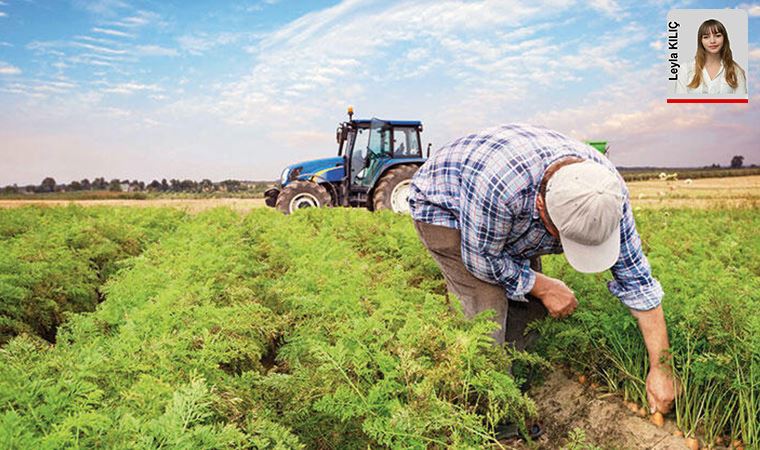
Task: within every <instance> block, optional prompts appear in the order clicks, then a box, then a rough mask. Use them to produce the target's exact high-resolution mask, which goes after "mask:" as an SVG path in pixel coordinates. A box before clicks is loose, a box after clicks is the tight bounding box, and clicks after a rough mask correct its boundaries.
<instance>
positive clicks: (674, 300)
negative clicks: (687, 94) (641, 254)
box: [0, 206, 760, 449]
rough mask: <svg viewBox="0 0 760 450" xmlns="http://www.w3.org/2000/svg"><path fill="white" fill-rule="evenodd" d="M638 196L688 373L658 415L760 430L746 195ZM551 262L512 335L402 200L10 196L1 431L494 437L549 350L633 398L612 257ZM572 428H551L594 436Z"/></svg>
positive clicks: (638, 354) (247, 440)
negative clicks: (742, 201) (525, 327)
mask: <svg viewBox="0 0 760 450" xmlns="http://www.w3.org/2000/svg"><path fill="white" fill-rule="evenodd" d="M635 215H636V219H637V226H638V229H639V231H640V233H641V235H642V240H643V243H644V248H645V252H646V253H647V255H648V257H649V260H650V262H651V264H652V268H653V272H654V275H655V277H657V278H658V279H659V280H660V282H661V283H662V285H663V288H664V289H665V292H666V296H665V299H664V300H663V305H664V308H665V311H666V318H667V321H668V325H669V332H670V338H671V345H672V351H673V370H674V371H675V374H676V376H677V377H678V379H679V380H680V381H681V384H682V386H683V393H682V395H681V396H680V397H679V398H678V401H677V404H676V406H675V408H674V412H673V413H671V414H670V415H669V416H668V419H669V420H670V421H672V422H674V423H675V425H676V426H677V427H678V429H680V430H681V432H682V433H684V434H685V436H686V437H696V438H698V439H699V440H700V442H702V443H703V444H710V445H715V444H714V443H715V442H722V444H721V445H723V446H728V445H730V443H731V442H732V441H733V442H734V444H735V446H744V447H745V448H757V447H758V446H760V429H759V428H758V423H760V420H759V419H760V314H758V313H757V311H758V308H759V307H760V295H758V292H760V239H758V234H757V230H758V229H760V214H758V210H757V209H756V208H754V207H732V208H720V207H718V208H716V207H712V208H708V209H672V208H657V209H648V208H644V209H642V208H636V209H635ZM544 267H545V271H546V272H547V273H548V274H549V275H551V276H554V277H559V278H561V279H563V280H564V281H565V282H566V283H567V284H568V285H569V286H570V287H571V288H572V289H573V290H574V291H575V293H576V295H577V297H578V299H579V301H580V307H579V308H578V310H577V312H576V313H575V314H574V315H573V316H572V317H571V318H569V319H567V320H563V321H553V320H546V321H544V322H542V323H540V324H538V325H537V328H539V329H540V330H541V332H542V339H541V340H540V342H539V346H538V348H537V349H536V350H535V351H534V352H533V353H516V352H507V351H505V350H503V349H499V348H495V347H493V346H491V343H490V338H489V335H490V332H491V330H492V326H493V325H492V323H491V322H490V321H489V320H488V317H487V314H484V315H482V316H479V317H477V318H476V319H475V320H472V321H470V320H465V319H464V317H463V315H462V312H461V309H460V307H459V305H458V301H457V300H456V299H455V298H453V297H449V296H447V295H446V291H445V285H444V281H443V278H442V276H441V274H440V272H439V271H438V268H437V266H436V265H435V263H434V262H433V260H432V259H431V258H430V257H429V256H428V254H427V253H426V251H425V249H424V248H423V247H422V245H421V243H420V242H419V239H418V238H417V236H416V233H415V231H414V228H413V226H412V223H411V220H410V219H409V218H408V217H406V216H399V215H394V214H391V213H370V212H368V211H365V210H358V209H354V210H349V209H321V210H302V211H299V212H298V213H296V214H294V215H292V216H288V217H286V216H283V215H281V214H279V213H277V212H275V211H273V210H271V209H268V208H267V209H254V210H251V211H249V212H240V211H234V210H232V209H229V208H216V209H211V210H207V211H202V212H198V213H197V214H188V213H186V212H183V211H178V210H176V209H173V208H139V209H135V208H125V207H107V206H95V207H88V208H83V207H79V206H67V207H54V208H46V207H35V206H26V207H22V208H14V209H0V315H1V316H0V346H1V347H0V448H17V449H26V448H187V449H202V448H208V449H216V448H251V449H270V448H271V449H274V448H282V449H286V448H287V449H289V448H319V449H322V448H336V449H337V448H340V449H344V448H356V449H366V448H452V447H453V448H483V447H492V448H499V446H501V445H502V444H500V443H498V442H496V441H495V440H494V438H493V427H494V425H495V424H496V423H497V422H499V421H502V420H505V419H511V420H515V421H520V422H521V421H522V420H523V419H526V418H531V417H535V416H537V414H538V411H537V408H536V404H535V403H534V401H533V400H532V399H531V397H530V395H529V394H523V393H522V392H521V390H520V386H521V385H522V384H523V382H525V381H526V379H528V378H530V379H533V378H535V379H540V378H542V375H541V374H546V373H547V372H548V371H550V370H557V369H556V368H562V370H566V371H571V372H572V373H576V374H583V375H584V376H585V377H587V378H588V379H589V380H590V381H592V382H593V383H596V384H598V385H599V389H600V390H603V391H604V392H610V393H613V394H614V395H615V396H619V397H621V398H623V399H624V400H625V401H627V402H630V403H636V404H637V405H643V404H644V403H645V398H646V396H645V390H644V379H645V377H646V373H647V367H646V364H647V358H646V351H645V348H644V345H643V342H642V339H641V337H640V335H639V334H638V329H637V327H636V323H635V321H634V320H633V319H632V317H631V316H630V314H629V313H628V312H627V311H626V310H625V308H624V307H623V306H622V305H621V304H620V303H619V302H618V301H617V300H616V299H615V298H614V297H612V295H611V294H609V293H608V291H607V289H606V281H607V280H609V279H611V276H610V275H609V274H608V273H605V274H597V275H583V274H579V273H576V272H574V271H573V270H571V269H570V268H569V266H568V265H567V264H566V263H565V261H564V259H563V258H562V257H561V256H552V257H545V258H544ZM510 367H513V368H514V370H513V373H514V377H513V376H512V375H509V373H510V370H509V368H510ZM552 368H554V369H552ZM581 432H582V430H575V431H574V433H573V434H572V435H570V436H565V437H563V438H562V439H560V440H559V441H555V442H550V443H548V444H547V445H548V447H547V448H562V447H563V446H568V448H593V447H591V446H590V445H591V443H589V447H570V446H569V445H570V444H572V442H576V441H582V440H583V439H580V438H579V436H580V435H579V434H578V433H581ZM571 441H572V442H571ZM569 443H570V444H569Z"/></svg>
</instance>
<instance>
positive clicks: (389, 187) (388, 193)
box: [372, 165, 419, 214]
mask: <svg viewBox="0 0 760 450" xmlns="http://www.w3.org/2000/svg"><path fill="white" fill-rule="evenodd" d="M417 169H419V167H418V166H413V165H405V166H398V167H394V168H393V169H391V170H389V171H388V172H386V174H385V175H383V177H382V178H381V179H380V181H379V182H378V183H377V186H376V187H375V194H374V198H373V202H372V205H373V207H374V210H375V211H378V210H381V209H390V210H392V211H393V212H396V213H401V214H409V189H410V188H411V185H412V177H413V176H414V174H415V173H417Z"/></svg>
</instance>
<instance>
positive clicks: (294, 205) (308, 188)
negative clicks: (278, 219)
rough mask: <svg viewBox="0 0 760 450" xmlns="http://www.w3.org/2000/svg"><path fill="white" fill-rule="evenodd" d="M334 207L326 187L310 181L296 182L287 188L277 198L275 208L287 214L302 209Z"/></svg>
mask: <svg viewBox="0 0 760 450" xmlns="http://www.w3.org/2000/svg"><path fill="white" fill-rule="evenodd" d="M323 206H332V199H331V198H330V193H329V192H327V189H325V188H324V186H320V185H319V184H317V183H312V182H310V181H294V182H292V183H290V184H289V185H287V186H285V187H284V188H283V189H282V191H281V192H280V195H278V196H277V204H276V205H275V207H276V208H277V209H279V210H280V211H282V212H284V213H285V214H290V213H293V212H295V211H296V210H297V209H301V208H321V207H323Z"/></svg>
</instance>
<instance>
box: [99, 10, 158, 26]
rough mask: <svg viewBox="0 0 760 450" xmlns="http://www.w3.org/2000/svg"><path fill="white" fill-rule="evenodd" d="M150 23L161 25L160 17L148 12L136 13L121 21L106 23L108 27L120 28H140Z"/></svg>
mask: <svg viewBox="0 0 760 450" xmlns="http://www.w3.org/2000/svg"><path fill="white" fill-rule="evenodd" d="M150 23H161V16H159V15H158V14H156V13H154V12H150V11H138V12H137V13H136V14H133V15H130V16H127V17H125V18H123V19H120V20H116V21H112V22H108V25H111V26H116V27H122V28H140V27H144V26H146V25H148V24H150Z"/></svg>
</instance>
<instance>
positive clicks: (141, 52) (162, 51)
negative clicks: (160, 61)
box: [135, 45, 179, 56]
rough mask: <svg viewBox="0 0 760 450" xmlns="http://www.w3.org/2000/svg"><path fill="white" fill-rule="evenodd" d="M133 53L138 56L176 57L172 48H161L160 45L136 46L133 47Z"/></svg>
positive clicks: (175, 52)
mask: <svg viewBox="0 0 760 450" xmlns="http://www.w3.org/2000/svg"><path fill="white" fill-rule="evenodd" d="M135 53H136V54H137V55H138V56H177V55H179V52H177V50H176V49H174V48H168V47H161V46H160V45H138V46H136V47H135Z"/></svg>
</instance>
